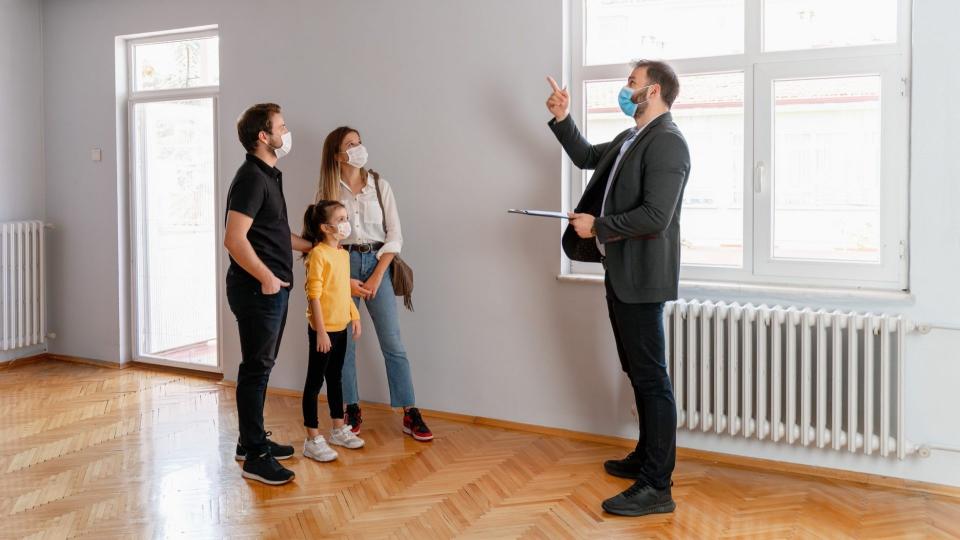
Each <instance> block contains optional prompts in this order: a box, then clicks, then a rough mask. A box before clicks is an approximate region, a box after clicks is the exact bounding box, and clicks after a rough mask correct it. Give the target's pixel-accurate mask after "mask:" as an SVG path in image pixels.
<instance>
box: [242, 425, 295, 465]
mask: <svg viewBox="0 0 960 540" xmlns="http://www.w3.org/2000/svg"><path fill="white" fill-rule="evenodd" d="M270 435H273V432H272V431H268V432H267V437H270ZM267 445H268V446H269V450H268V451H269V452H270V455H271V456H273V457H275V458H277V459H288V458H291V457H293V454H294V452H293V447H292V446H288V445H286V444H277V443H275V442H273V441H271V440H270V439H269V438H268V439H267ZM234 459H236V460H237V461H243V460H245V459H247V450H246V448H244V447H243V446H240V443H237V455H236V457H235V458H234Z"/></svg>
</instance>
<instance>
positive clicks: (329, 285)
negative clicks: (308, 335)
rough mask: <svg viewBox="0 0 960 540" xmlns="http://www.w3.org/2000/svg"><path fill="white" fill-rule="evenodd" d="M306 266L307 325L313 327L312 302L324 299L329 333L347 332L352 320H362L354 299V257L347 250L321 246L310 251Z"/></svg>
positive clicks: (321, 306) (323, 313)
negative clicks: (351, 266)
mask: <svg viewBox="0 0 960 540" xmlns="http://www.w3.org/2000/svg"><path fill="white" fill-rule="evenodd" d="M304 265H305V266H306V269H307V279H306V283H304V285H303V287H304V289H306V292H307V322H309V323H310V327H311V328H313V319H312V318H311V312H310V300H320V312H321V314H322V315H323V326H324V331H326V332H340V331H342V330H346V328H347V325H348V324H350V321H356V320H358V319H360V313H359V312H358V311H357V306H356V305H354V303H353V299H352V298H351V297H350V254H349V253H347V251H346V250H344V249H341V248H333V247H330V246H328V245H327V244H317V245H316V246H314V247H313V249H311V250H310V253H309V254H308V255H307V258H306V260H305V261H304ZM314 330H317V329H316V328H314Z"/></svg>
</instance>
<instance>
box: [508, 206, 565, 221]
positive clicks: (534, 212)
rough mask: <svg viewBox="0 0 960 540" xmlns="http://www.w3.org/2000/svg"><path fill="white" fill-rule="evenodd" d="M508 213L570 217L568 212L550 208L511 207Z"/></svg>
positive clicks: (559, 217)
mask: <svg viewBox="0 0 960 540" xmlns="http://www.w3.org/2000/svg"><path fill="white" fill-rule="evenodd" d="M507 213H508V214H520V215H522V216H536V217H546V218H556V219H570V216H568V215H567V213H566V212H551V211H549V210H520V209H516V208H511V209H509V210H507Z"/></svg>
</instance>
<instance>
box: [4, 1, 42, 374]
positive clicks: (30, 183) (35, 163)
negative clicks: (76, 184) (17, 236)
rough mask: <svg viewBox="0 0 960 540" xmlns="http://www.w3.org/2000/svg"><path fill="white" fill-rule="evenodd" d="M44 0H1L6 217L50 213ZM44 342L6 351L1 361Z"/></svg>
mask: <svg viewBox="0 0 960 540" xmlns="http://www.w3.org/2000/svg"><path fill="white" fill-rule="evenodd" d="M41 46H42V40H41V31H40V0H0V118H3V119H4V124H5V125H6V133H7V136H6V138H5V139H6V140H5V141H4V143H3V144H0V163H2V164H3V167H2V168H0V222H4V221H16V220H21V219H44V204H43V196H44V185H43V137H42V133H43V99H42V95H43V94H42V81H43V79H42V75H43V72H42V61H43V51H42V49H41ZM43 350H44V347H43V346H39V347H30V348H25V349H19V350H13V351H3V352H0V362H5V361H7V360H10V359H12V358H20V357H23V356H29V355H31V354H36V353H38V352H43Z"/></svg>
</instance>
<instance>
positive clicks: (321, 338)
mask: <svg viewBox="0 0 960 540" xmlns="http://www.w3.org/2000/svg"><path fill="white" fill-rule="evenodd" d="M332 348H333V342H331V341H330V334H328V333H326V332H325V331H323V330H321V331H319V332H317V352H322V353H324V354H326V353H328V352H330V349H332Z"/></svg>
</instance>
